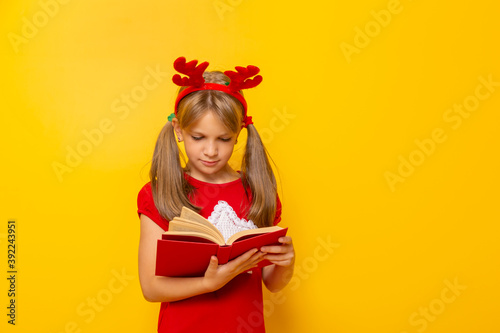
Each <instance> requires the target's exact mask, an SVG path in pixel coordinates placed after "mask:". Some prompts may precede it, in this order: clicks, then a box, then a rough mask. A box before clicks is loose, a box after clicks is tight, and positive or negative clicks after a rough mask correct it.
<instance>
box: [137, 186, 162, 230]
mask: <svg viewBox="0 0 500 333" xmlns="http://www.w3.org/2000/svg"><path fill="white" fill-rule="evenodd" d="M137 214H138V215H139V218H140V217H141V214H144V215H146V216H147V217H149V218H150V219H151V220H153V222H155V223H156V224H158V225H159V226H160V228H162V229H163V230H168V220H167V219H165V218H163V217H162V216H161V215H160V213H159V212H158V209H157V208H156V206H155V203H154V199H153V192H152V191H151V183H147V184H146V185H144V186H143V187H142V189H141V190H140V191H139V194H138V195H137Z"/></svg>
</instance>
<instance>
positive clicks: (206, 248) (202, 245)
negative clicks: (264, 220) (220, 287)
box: [156, 228, 288, 277]
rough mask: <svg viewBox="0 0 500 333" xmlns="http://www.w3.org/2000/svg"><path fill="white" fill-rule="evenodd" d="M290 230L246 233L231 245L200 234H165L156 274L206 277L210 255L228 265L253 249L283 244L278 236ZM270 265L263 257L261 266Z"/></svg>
mask: <svg viewBox="0 0 500 333" xmlns="http://www.w3.org/2000/svg"><path fill="white" fill-rule="evenodd" d="M287 230H288V228H283V229H279V230H276V231H273V232H269V233H263V234H255V235H247V236H243V237H241V238H239V239H238V240H236V241H235V242H233V243H232V244H231V245H218V244H216V243H213V242H211V241H209V240H206V239H203V238H201V237H195V236H183V235H169V234H168V233H165V234H163V236H162V239H159V240H158V244H157V250H156V275H160V276H171V277H181V276H182V277H189V276H203V274H204V273H205V271H206V269H207V267H208V264H209V262H210V257H211V256H213V255H215V256H217V258H218V259H219V264H220V265H222V264H225V263H227V262H228V261H230V260H232V259H234V258H236V257H238V256H240V255H241V254H243V253H245V252H246V251H249V250H251V249H254V248H257V249H260V248H261V247H262V246H264V245H273V244H280V243H279V242H278V239H279V238H280V237H283V236H285V235H286V233H287ZM269 264H271V263H270V262H269V261H267V260H264V261H261V262H260V263H259V267H263V266H266V265H269Z"/></svg>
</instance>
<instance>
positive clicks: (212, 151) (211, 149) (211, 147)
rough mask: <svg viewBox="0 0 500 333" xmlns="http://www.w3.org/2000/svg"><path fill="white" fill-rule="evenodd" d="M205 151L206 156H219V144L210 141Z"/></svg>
mask: <svg viewBox="0 0 500 333" xmlns="http://www.w3.org/2000/svg"><path fill="white" fill-rule="evenodd" d="M203 153H204V154H205V155H206V156H217V145H216V144H215V143H213V142H210V143H208V144H207V145H206V146H205V150H204V152H203Z"/></svg>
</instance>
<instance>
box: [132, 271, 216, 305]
mask: <svg viewBox="0 0 500 333" xmlns="http://www.w3.org/2000/svg"><path fill="white" fill-rule="evenodd" d="M141 285H142V293H143V295H144V298H145V299H146V300H147V301H149V302H175V301H180V300H183V299H186V298H189V297H193V296H197V295H201V294H205V293H208V292H210V290H208V289H207V288H206V287H205V286H204V284H203V277H182V278H181V277H166V276H153V277H150V278H149V279H148V281H144V283H141Z"/></svg>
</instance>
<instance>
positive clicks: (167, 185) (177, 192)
mask: <svg viewBox="0 0 500 333" xmlns="http://www.w3.org/2000/svg"><path fill="white" fill-rule="evenodd" d="M203 76H204V78H205V82H207V83H218V84H225V83H227V82H229V78H228V77H227V76H226V75H224V74H223V73H221V72H205V73H204V75H203ZM182 90H183V88H181V89H180V91H179V93H180V92H181V91H182ZM206 112H213V114H214V115H215V117H216V118H218V119H219V120H220V121H221V122H222V123H223V124H224V125H225V126H226V127H227V128H228V129H229V130H231V131H232V132H233V133H238V131H239V130H240V128H241V124H242V120H243V106H242V105H241V103H240V102H239V101H238V100H237V99H236V98H234V97H233V96H231V95H229V94H226V93H224V92H222V91H218V90H201V91H196V92H193V93H191V94H189V95H187V96H186V97H184V98H183V99H182V100H181V102H180V103H179V106H178V110H177V115H176V118H177V119H178V121H179V125H180V127H181V128H188V127H189V126H190V125H191V124H193V123H194V122H196V121H197V120H198V119H200V118H201V117H202V116H203V115H204V114H205V113H206ZM247 131H248V135H247V144H246V148H245V154H244V156H243V159H242V162H241V179H242V182H243V186H244V188H245V192H246V194H247V197H249V198H251V203H250V208H249V209H248V211H247V212H246V213H247V216H246V219H248V220H252V221H253V222H254V223H255V224H256V225H257V226H259V227H263V226H270V225H273V223H274V219H275V216H276V205H277V188H276V178H275V177H274V173H273V170H272V168H271V164H270V163H269V157H268V153H267V150H266V149H265V147H264V145H263V143H262V140H261V139H260V136H259V133H258V132H257V130H256V129H255V127H254V126H253V124H252V125H248V127H247ZM180 156H182V158H183V159H184V156H183V155H181V154H180V151H179V147H178V146H177V142H176V138H175V134H174V127H173V126H172V123H170V122H168V123H167V124H165V126H164V127H163V129H162V130H161V132H160V134H159V136H158V140H157V141H156V146H155V151H154V154H153V160H152V164H151V170H150V178H151V189H152V192H153V199H154V202H155V205H156V207H157V209H158V212H159V213H160V215H161V216H163V217H164V218H166V219H167V220H171V219H172V218H173V217H175V216H178V215H179V214H180V211H181V209H182V206H186V207H188V208H191V209H193V210H196V211H200V207H196V206H195V205H193V204H192V203H191V202H190V201H189V196H190V195H191V194H192V193H193V191H194V188H193V187H192V186H191V185H190V184H189V183H188V182H187V180H186V178H185V177H184V171H185V170H184V169H183V168H182V165H181V160H180ZM247 189H249V190H250V193H248V191H247Z"/></svg>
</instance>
